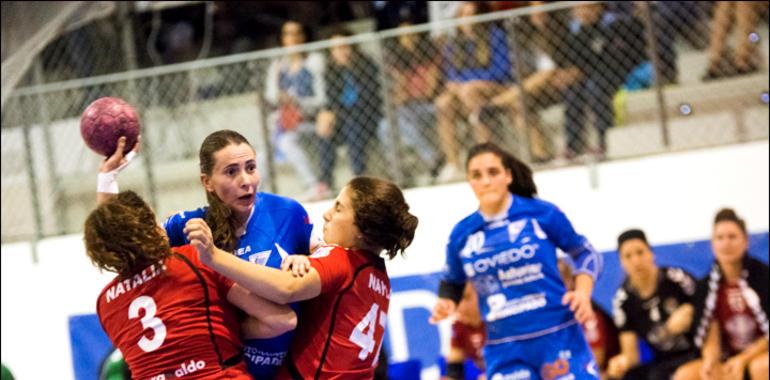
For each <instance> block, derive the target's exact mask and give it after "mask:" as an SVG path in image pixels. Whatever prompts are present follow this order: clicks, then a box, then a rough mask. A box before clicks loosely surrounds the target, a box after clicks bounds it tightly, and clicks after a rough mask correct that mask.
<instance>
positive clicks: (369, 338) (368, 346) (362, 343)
mask: <svg viewBox="0 0 770 380" xmlns="http://www.w3.org/2000/svg"><path fill="white" fill-rule="evenodd" d="M379 309H380V307H379V306H378V305H377V304H376V303H373V304H372V308H371V309H369V312H368V313H366V315H365V316H364V319H362V320H361V322H358V324H357V325H356V328H354V329H353V332H352V333H350V341H351V342H353V343H355V344H356V345H357V346H359V347H361V352H359V353H358V358H359V359H361V360H364V359H366V357H367V356H369V354H371V353H372V351H374V343H375V342H374V330H375V327H376V323H377V311H379ZM379 317H380V326H382V328H383V329H384V328H385V321H386V320H387V317H388V314H387V313H386V312H384V311H381V312H380V313H379ZM367 329H368V330H369V331H368V332H364V331H365V330H367ZM383 340H384V339H383ZM380 345H382V342H380ZM379 352H380V347H379V346H378V347H377V355H375V356H374V360H373V361H372V365H374V364H375V363H377V358H378V357H379V356H380V355H379Z"/></svg>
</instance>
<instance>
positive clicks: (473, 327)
mask: <svg viewBox="0 0 770 380" xmlns="http://www.w3.org/2000/svg"><path fill="white" fill-rule="evenodd" d="M455 315H456V319H455V321H454V323H452V339H451V341H450V346H449V353H448V354H447V358H446V367H447V371H446V376H445V377H444V378H443V380H464V379H465V378H466V364H470V363H467V362H471V363H473V365H474V366H475V367H476V369H477V370H479V371H481V373H480V374H478V379H479V380H484V379H486V375H484V370H485V368H486V366H485V365H484V356H483V355H484V354H483V349H484V343H486V340H487V339H486V337H487V332H486V329H485V328H484V320H483V319H482V318H481V312H479V297H478V295H477V294H476V290H475V289H473V285H471V283H468V284H466V285H465V290H464V292H463V298H462V299H461V300H460V303H459V304H457V312H456V313H455Z"/></svg>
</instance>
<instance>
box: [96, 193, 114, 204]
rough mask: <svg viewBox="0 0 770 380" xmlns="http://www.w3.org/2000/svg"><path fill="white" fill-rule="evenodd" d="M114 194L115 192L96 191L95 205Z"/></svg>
mask: <svg viewBox="0 0 770 380" xmlns="http://www.w3.org/2000/svg"><path fill="white" fill-rule="evenodd" d="M116 195H117V194H112V193H102V192H97V193H96V204H97V205H100V204H103V203H105V202H107V201H108V200H110V199H112V198H114V197H115V196H116Z"/></svg>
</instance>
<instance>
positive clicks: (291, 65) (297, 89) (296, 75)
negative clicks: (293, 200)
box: [265, 21, 333, 201]
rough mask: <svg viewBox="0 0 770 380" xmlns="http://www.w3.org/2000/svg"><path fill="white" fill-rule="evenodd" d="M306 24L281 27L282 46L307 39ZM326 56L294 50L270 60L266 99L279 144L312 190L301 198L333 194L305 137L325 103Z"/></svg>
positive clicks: (286, 24)
mask: <svg viewBox="0 0 770 380" xmlns="http://www.w3.org/2000/svg"><path fill="white" fill-rule="evenodd" d="M306 36H307V35H306V32H305V29H304V27H303V26H302V24H300V23H298V22H296V21H287V22H285V23H284V24H283V27H281V46H283V47H286V48H289V47H292V46H297V45H301V44H303V43H305V42H306ZM323 71H324V59H323V56H322V55H321V54H320V53H315V52H314V53H302V52H296V51H295V52H291V51H289V53H288V54H287V55H286V56H283V57H280V58H277V59H275V60H273V61H272V62H271V63H270V67H269V68H268V70H267V83H266V85H265V100H267V102H268V103H270V104H271V105H272V106H273V107H275V109H276V111H275V112H274V113H273V114H272V117H271V120H275V133H276V136H275V144H276V147H277V148H278V150H279V151H280V152H281V153H282V154H283V155H284V156H285V157H286V159H287V160H288V161H289V163H291V165H292V166H293V167H294V170H295V171H296V172H297V174H298V175H299V177H300V179H301V180H302V182H303V185H304V186H305V188H306V189H308V192H307V193H306V194H305V195H304V196H303V197H301V198H303V199H301V200H307V201H313V200H319V199H324V198H328V197H331V196H332V195H333V193H332V192H331V191H330V190H329V186H328V184H327V183H325V182H322V181H319V179H318V175H317V174H316V172H317V169H316V168H315V167H314V166H313V165H312V164H311V163H310V160H308V156H307V154H306V153H305V148H304V147H303V144H302V139H303V137H304V138H307V137H308V136H312V135H314V133H315V116H316V113H318V111H319V110H320V108H321V107H322V106H323V104H324V102H325V100H326V99H325V96H326V94H325V89H324V82H323V79H324V78H323Z"/></svg>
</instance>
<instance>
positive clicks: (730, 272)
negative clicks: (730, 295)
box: [719, 261, 743, 283]
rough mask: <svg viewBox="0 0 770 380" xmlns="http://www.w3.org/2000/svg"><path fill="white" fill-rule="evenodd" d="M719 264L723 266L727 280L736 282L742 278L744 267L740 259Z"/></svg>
mask: <svg viewBox="0 0 770 380" xmlns="http://www.w3.org/2000/svg"><path fill="white" fill-rule="evenodd" d="M719 266H720V267H721V268H722V274H723V275H724V278H725V281H727V282H729V283H736V282H738V280H740V278H741V269H743V268H742V267H743V266H742V265H741V262H740V261H739V262H735V263H719Z"/></svg>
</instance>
